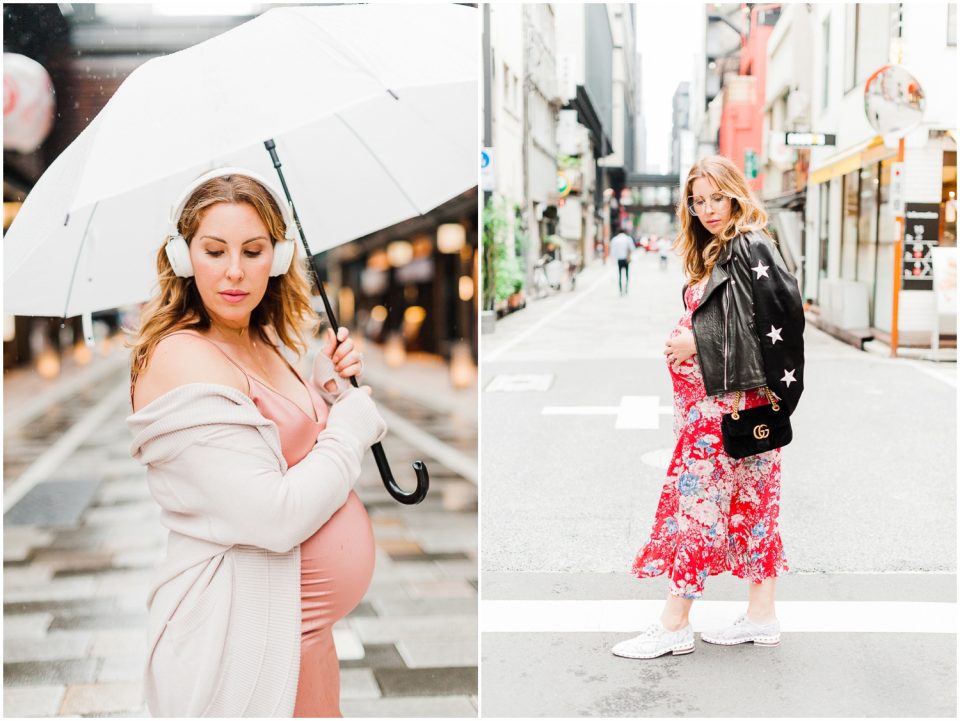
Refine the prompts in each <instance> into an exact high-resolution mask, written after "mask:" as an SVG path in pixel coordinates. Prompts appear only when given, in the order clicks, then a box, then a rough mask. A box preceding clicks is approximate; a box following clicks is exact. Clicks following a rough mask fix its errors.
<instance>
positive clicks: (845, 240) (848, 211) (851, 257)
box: [840, 170, 860, 280]
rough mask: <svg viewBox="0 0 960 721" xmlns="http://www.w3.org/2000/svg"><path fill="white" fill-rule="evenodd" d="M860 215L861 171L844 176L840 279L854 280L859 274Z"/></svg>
mask: <svg viewBox="0 0 960 721" xmlns="http://www.w3.org/2000/svg"><path fill="white" fill-rule="evenodd" d="M859 215H860V171H858V170H854V171H853V172H852V173H847V174H846V175H844V176H843V220H842V225H841V228H840V277H841V278H844V279H846V280H854V279H855V278H856V273H857V228H858V225H859Z"/></svg>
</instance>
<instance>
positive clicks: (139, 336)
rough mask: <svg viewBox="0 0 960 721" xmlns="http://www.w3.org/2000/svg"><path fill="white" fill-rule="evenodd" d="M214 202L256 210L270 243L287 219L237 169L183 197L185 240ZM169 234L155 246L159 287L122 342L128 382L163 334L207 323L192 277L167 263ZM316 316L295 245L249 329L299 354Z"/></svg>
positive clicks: (143, 366) (263, 191) (281, 232)
mask: <svg viewBox="0 0 960 721" xmlns="http://www.w3.org/2000/svg"><path fill="white" fill-rule="evenodd" d="M217 203H247V204H249V205H250V206H252V207H253V209H254V210H256V211H257V214H258V215H259V216H260V219H261V220H262V221H263V224H264V225H265V226H266V227H267V231H268V232H269V233H270V239H271V241H272V242H273V244H274V245H276V243H277V241H278V240H281V239H283V238H284V237H285V234H286V224H285V223H284V220H283V215H282V214H281V212H280V208H279V207H277V203H276V201H275V200H274V198H273V195H271V193H270V192H269V191H267V190H266V189H265V188H264V187H263V186H262V185H261V184H260V183H258V182H257V181H256V180H254V179H253V178H249V177H247V176H245V175H239V174H237V175H224V176H221V177H219V178H212V179H211V180H209V181H207V182H206V183H204V184H203V185H201V186H200V187H198V188H197V189H196V190H195V191H194V192H193V194H192V195H191V196H190V198H189V199H188V200H187V204H186V205H185V206H184V208H183V212H182V213H181V214H180V219H179V220H178V221H177V230H178V231H179V232H180V235H182V236H183V238H184V239H185V240H186V241H187V244H188V245H189V244H190V241H191V239H192V238H193V236H194V234H195V233H196V232H197V228H198V227H199V226H200V221H201V220H202V217H203V214H204V212H205V211H206V210H207V209H208V208H210V207H211V206H214V205H216V204H217ZM169 237H170V236H167V237H166V238H164V240H163V244H162V245H161V246H160V250H159V251H158V252H157V277H158V279H159V289H158V291H157V293H156V295H154V297H153V298H152V299H151V300H150V301H149V302H148V303H147V304H146V305H145V306H144V308H143V310H142V312H141V314H140V325H139V328H138V329H136V330H135V331H133V332H132V333H135V334H136V337H135V338H134V339H133V340H132V341H128V342H127V343H126V345H127V347H129V348H132V349H133V350H132V353H131V364H130V381H131V387H132V384H135V383H136V381H137V378H139V377H140V374H141V373H143V372H144V371H146V369H147V367H148V366H149V364H150V358H151V356H152V354H153V350H154V348H155V347H156V345H157V343H158V342H159V341H160V339H161V338H163V337H164V336H166V335H168V334H170V333H172V332H174V331H178V330H184V329H193V330H206V329H208V328H210V316H209V314H208V313H207V309H206V308H205V307H204V305H203V301H202V300H201V298H200V292H199V291H198V290H197V285H196V282H195V280H194V278H181V277H180V276H178V275H176V274H175V273H174V272H173V268H172V267H171V266H170V261H169V260H168V259H167V253H166V249H165V246H166V243H167V240H168V239H169ZM318 322H319V321H318V319H317V317H316V313H315V312H314V310H313V308H312V306H311V304H310V285H309V283H308V281H307V275H306V261H305V260H304V258H303V255H302V254H301V252H300V250H299V248H298V249H297V252H296V254H295V255H294V259H293V262H292V263H291V264H290V268H289V270H287V272H286V273H284V274H283V275H278V276H275V277H272V278H270V280H269V281H268V283H267V290H266V292H265V293H264V296H263V298H262V299H261V301H260V303H259V304H258V305H257V307H256V308H254V310H253V313H252V314H251V315H250V332H251V334H253V333H256V334H257V335H258V336H259V337H260V338H261V339H262V340H263V341H264V342H265V343H267V344H270V345H273V341H272V340H271V338H270V337H269V336H268V334H267V329H268V328H272V329H273V331H274V332H275V333H276V335H277V338H278V339H279V341H280V343H282V344H283V345H285V346H286V347H287V348H291V349H292V350H294V351H295V352H296V353H297V355H302V354H303V352H304V351H306V349H307V343H306V340H305V335H306V334H307V333H310V334H313V333H314V332H315V331H316V328H317V325H318Z"/></svg>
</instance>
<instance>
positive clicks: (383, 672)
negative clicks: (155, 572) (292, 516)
mask: <svg viewBox="0 0 960 721" xmlns="http://www.w3.org/2000/svg"><path fill="white" fill-rule="evenodd" d="M364 352H365V354H366V355H367V359H368V371H367V373H366V375H365V377H364V382H367V383H369V384H370V385H372V386H373V393H374V399H375V400H377V401H378V403H379V404H380V407H381V409H382V413H383V415H384V418H385V419H386V420H387V422H388V424H389V425H390V426H391V430H390V432H389V433H388V435H387V437H386V438H385V439H384V441H383V446H384V450H385V451H386V455H387V458H388V459H389V461H390V464H391V468H392V470H393V473H394V476H395V477H396V478H397V480H398V482H399V483H401V485H404V486H405V487H408V488H409V487H410V485H411V484H412V481H413V471H412V470H411V468H410V463H411V462H412V461H414V460H416V459H423V460H424V461H425V462H426V463H427V466H428V469H429V471H430V480H431V490H430V494H429V495H428V497H427V499H426V500H425V501H424V502H423V503H421V504H420V505H417V506H413V507H410V506H402V505H400V504H398V503H397V502H395V501H394V500H393V499H391V498H390V497H389V496H388V495H387V493H386V491H385V490H384V488H383V485H382V483H381V481H380V477H379V474H378V472H377V468H376V464H375V463H374V460H373V457H372V455H370V454H367V456H366V458H365V459H364V465H363V471H362V475H361V478H360V480H359V482H358V483H357V487H356V488H357V492H358V494H359V495H360V498H361V500H362V501H363V502H364V505H365V506H366V508H367V510H368V512H369V513H370V516H371V518H372V520H373V527H374V533H375V536H376V543H377V560H376V571H375V574H374V579H373V583H372V585H371V587H370V589H369V590H368V592H367V594H366V596H365V598H364V599H363V601H362V602H361V603H360V605H359V606H358V607H357V608H356V609H355V610H354V611H353V612H352V613H351V614H350V615H349V616H347V618H345V619H344V620H343V621H342V622H341V623H339V624H338V625H337V626H336V627H335V629H334V634H335V638H336V643H337V650H338V654H339V656H340V658H341V662H342V663H341V666H342V677H341V678H342V692H341V699H342V704H341V706H342V710H343V713H344V715H345V716H347V717H350V716H373V717H383V716H388V717H394V716H397V717H399V716H414V717H430V716H441V717H472V716H476V714H477V651H478V650H477V626H476V609H477V560H476V543H477V541H476V539H477V523H476V520H477V518H476V512H477V487H476V483H477V477H476V437H477V428H476V410H475V397H476V396H475V389H467V390H465V391H456V392H454V391H452V390H450V389H449V388H448V385H449V384H448V382H447V379H446V371H445V368H446V367H445V365H444V364H443V363H435V364H433V365H429V364H426V363H425V362H423V361H418V360H416V359H413V360H411V361H409V362H408V363H407V364H406V366H404V367H402V368H399V369H394V368H388V367H387V366H386V365H385V363H384V361H383V359H382V357H381V356H380V355H379V354H378V352H377V350H376V349H375V348H366V349H365V351H364ZM306 366H307V367H309V364H306ZM66 370H67V369H65V371H66ZM72 370H74V371H75V370H76V369H72ZM126 383H127V371H126V364H125V356H124V355H123V354H122V352H121V351H117V352H116V353H115V354H114V355H111V356H108V357H106V358H99V357H98V358H97V359H96V360H95V361H94V363H93V364H91V365H90V366H88V367H87V368H84V369H81V370H79V371H76V372H71V373H69V374H67V373H66V372H65V374H64V377H62V378H61V379H60V381H59V382H57V381H54V382H52V383H50V382H48V383H46V384H44V383H41V382H39V381H38V379H37V378H36V377H35V376H33V375H31V374H30V373H29V372H26V371H21V372H18V373H14V374H12V375H11V377H10V378H9V379H6V382H5V387H6V399H5V409H4V410H5V421H6V424H5V428H4V469H5V475H4V478H5V488H4V491H5V493H4V496H5V506H4V511H5V513H4V544H3V547H4V714H5V715H6V716H146V715H147V711H146V708H145V707H144V706H143V704H142V696H141V692H142V683H141V675H142V671H143V665H144V660H145V646H146V634H145V628H146V618H147V616H146V605H145V602H146V594H147V589H148V585H149V582H150V578H151V574H152V569H153V567H154V566H155V565H156V564H157V563H158V562H159V560H160V559H161V557H162V554H163V549H164V544H165V535H166V532H165V530H164V529H163V527H162V526H161V525H160V523H159V507H158V506H157V504H156V503H155V502H154V501H153V499H152V498H151V497H150V494H149V492H148V489H147V485H146V482H145V472H144V469H143V468H142V467H141V466H140V465H139V464H138V463H136V462H135V461H133V460H132V459H131V458H130V456H129V449H130V441H131V438H130V434H129V432H128V430H127V428H126V425H125V423H124V419H125V418H126V416H127V415H128V413H129V409H128V403H129V401H128V395H127V393H128V392H127V385H126Z"/></svg>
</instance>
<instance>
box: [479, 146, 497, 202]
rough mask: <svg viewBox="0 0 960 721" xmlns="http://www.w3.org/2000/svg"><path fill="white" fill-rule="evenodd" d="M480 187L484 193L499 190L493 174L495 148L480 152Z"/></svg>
mask: <svg viewBox="0 0 960 721" xmlns="http://www.w3.org/2000/svg"><path fill="white" fill-rule="evenodd" d="M480 186H481V187H480V190H482V191H483V192H484V193H489V192H493V191H494V190H496V189H497V179H496V176H495V175H494V174H493V148H484V149H483V150H481V151H480Z"/></svg>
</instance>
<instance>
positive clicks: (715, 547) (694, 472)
mask: <svg viewBox="0 0 960 721" xmlns="http://www.w3.org/2000/svg"><path fill="white" fill-rule="evenodd" d="M705 287H706V282H705V281H704V282H701V283H698V284H697V285H695V286H690V287H689V288H687V291H686V296H685V298H686V303H687V310H686V312H685V313H684V314H683V317H682V318H681V319H680V322H679V323H678V324H677V326H676V327H675V328H674V329H673V331H672V332H671V334H670V337H671V338H673V337H676V336H677V335H679V334H680V332H681V331H683V330H684V329H686V330H692V323H691V316H692V314H693V311H694V310H695V309H696V308H697V306H698V305H699V304H700V299H701V298H702V297H703V290H704V288H705ZM668 367H669V370H670V377H671V379H672V381H673V398H674V432H675V433H676V435H677V446H676V449H675V450H674V452H673V458H672V459H671V461H670V466H669V468H668V470H667V479H666V482H665V483H664V484H663V491H662V493H661V495H660V504H659V505H658V507H657V515H656V518H655V520H654V523H653V531H652V532H651V534H650V540H649V541H648V542H647V543H646V545H644V547H643V548H642V549H640V552H639V553H638V554H637V557H636V559H635V560H634V562H633V574H634V575H635V576H636V577H637V578H650V577H653V576H659V575H660V574H662V573H666V574H669V577H670V593H672V594H674V595H676V596H681V597H683V598H689V599H695V598H700V597H701V596H702V595H703V584H704V581H705V580H706V578H707V576H715V575H717V574H720V573H723V572H724V571H731V572H732V573H733V574H734V575H735V576H738V577H740V578H749V579H751V580H752V581H753V582H755V583H760V582H761V581H763V580H764V579H766V578H770V577H773V576H778V575H780V574H782V573H783V572H785V571H788V570H789V568H788V566H787V559H786V557H785V556H784V555H783V546H782V543H781V541H780V528H779V523H778V516H779V511H780V449H779V448H777V449H774V450H772V451H767V452H766V453H761V454H759V455H756V456H748V457H747V458H743V459H739V460H738V459H735V458H731V457H730V456H728V455H727V454H726V453H725V452H724V450H723V441H722V440H721V435H720V418H721V417H722V416H723V415H724V414H726V413H730V412H732V411H733V401H734V399H735V397H736V395H735V394H734V393H722V394H720V395H716V396H707V393H706V388H704V385H703V376H702V375H701V373H700V364H699V362H698V359H697V356H693V357H691V358H689V359H687V360H686V361H684V362H683V363H682V364H681V365H680V368H679V370H674V369H673V367H672V366H668ZM766 402H767V400H766V397H765V396H764V395H763V393H762V392H761V391H760V389H753V390H749V391H745V392H744V394H743V399H742V400H741V401H740V403H741V406H740V407H741V410H742V409H743V408H753V407H754V406H758V405H762V404H764V403H766Z"/></svg>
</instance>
